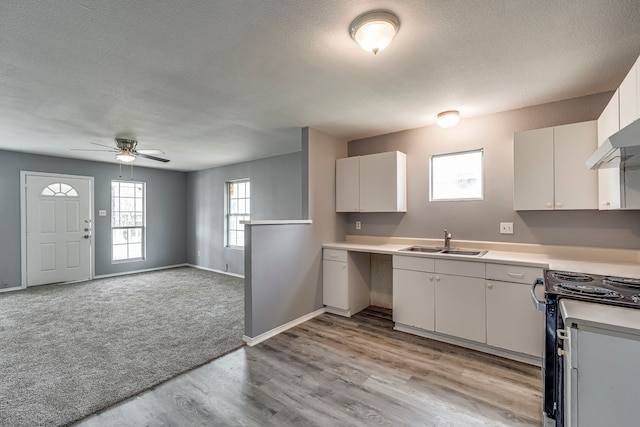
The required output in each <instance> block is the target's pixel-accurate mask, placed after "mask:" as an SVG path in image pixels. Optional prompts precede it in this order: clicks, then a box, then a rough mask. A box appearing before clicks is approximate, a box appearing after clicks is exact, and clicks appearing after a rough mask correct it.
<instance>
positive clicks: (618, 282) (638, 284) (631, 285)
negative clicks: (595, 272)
mask: <svg viewBox="0 0 640 427" xmlns="http://www.w3.org/2000/svg"><path fill="white" fill-rule="evenodd" d="M602 283H604V284H605V285H611V286H621V287H623V288H628V289H636V288H640V279H632V278H629V277H611V276H608V277H605V278H604V279H602Z"/></svg>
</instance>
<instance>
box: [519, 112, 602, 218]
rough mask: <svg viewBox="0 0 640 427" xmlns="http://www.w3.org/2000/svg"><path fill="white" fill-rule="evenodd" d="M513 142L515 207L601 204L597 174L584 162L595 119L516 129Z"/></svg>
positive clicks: (591, 143)
mask: <svg viewBox="0 0 640 427" xmlns="http://www.w3.org/2000/svg"><path fill="white" fill-rule="evenodd" d="M513 142H514V147H513V151H514V194H513V202H514V209H515V210H554V209H556V210H563V209H565V210H568V209H597V208H598V193H597V192H598V176H597V173H596V172H594V171H590V170H588V169H587V167H586V165H585V162H586V160H587V158H588V157H589V156H590V155H591V154H592V153H593V152H594V151H595V150H596V148H597V125H596V122H595V120H594V121H589V122H581V123H573V124H569V125H563V126H556V127H550V128H544V129H534V130H530V131H524V132H517V133H516V134H514V138H513Z"/></svg>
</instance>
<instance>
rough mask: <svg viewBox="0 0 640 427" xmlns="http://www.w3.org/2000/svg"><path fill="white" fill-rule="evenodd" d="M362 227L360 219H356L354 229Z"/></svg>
mask: <svg viewBox="0 0 640 427" xmlns="http://www.w3.org/2000/svg"><path fill="white" fill-rule="evenodd" d="M361 228H362V223H361V222H360V221H356V230H360V229H361Z"/></svg>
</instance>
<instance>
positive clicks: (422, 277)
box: [393, 257, 435, 331]
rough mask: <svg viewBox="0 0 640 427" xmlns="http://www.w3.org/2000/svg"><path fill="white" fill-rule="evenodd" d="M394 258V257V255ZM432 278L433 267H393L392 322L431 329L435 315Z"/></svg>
mask: <svg viewBox="0 0 640 427" xmlns="http://www.w3.org/2000/svg"><path fill="white" fill-rule="evenodd" d="M395 260H396V257H394V261H395ZM431 261H433V260H431ZM395 265H396V264H394V266H395ZM432 265H433V262H432ZM433 280H434V278H433V268H431V272H424V271H412V270H403V269H399V268H394V269H393V321H394V322H396V323H401V324H403V325H407V326H412V327H416V328H420V329H424V330H427V331H433V329H434V315H435V311H434V308H435V301H434V284H433Z"/></svg>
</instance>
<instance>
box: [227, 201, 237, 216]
mask: <svg viewBox="0 0 640 427" xmlns="http://www.w3.org/2000/svg"><path fill="white" fill-rule="evenodd" d="M229 213H231V214H235V213H238V200H237V199H231V201H230V204H229Z"/></svg>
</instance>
